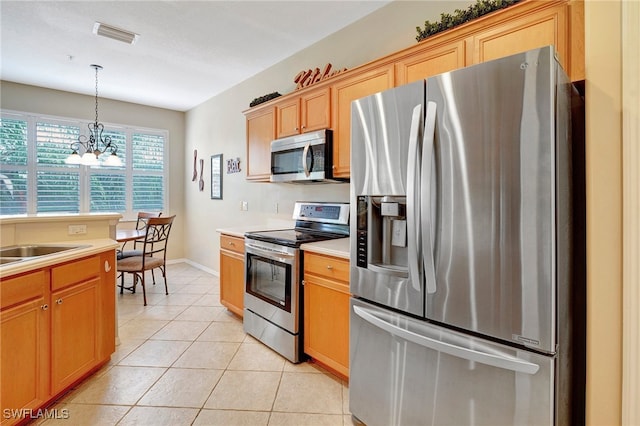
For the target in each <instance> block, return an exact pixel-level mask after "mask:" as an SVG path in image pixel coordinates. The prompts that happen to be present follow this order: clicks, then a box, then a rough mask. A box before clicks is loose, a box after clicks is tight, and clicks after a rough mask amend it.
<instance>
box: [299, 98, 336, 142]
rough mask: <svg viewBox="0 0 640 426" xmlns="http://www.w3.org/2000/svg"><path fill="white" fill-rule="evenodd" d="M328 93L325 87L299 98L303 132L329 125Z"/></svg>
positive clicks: (326, 127)
mask: <svg viewBox="0 0 640 426" xmlns="http://www.w3.org/2000/svg"><path fill="white" fill-rule="evenodd" d="M330 93H331V91H330V90H329V88H328V87H327V88H324V89H320V90H314V91H311V92H308V93H306V94H305V95H303V96H302V97H301V98H300V102H301V105H302V111H301V120H300V121H301V126H302V132H303V133H304V132H312V131H314V130H322V129H328V128H329V127H331V114H330V102H329V100H330Z"/></svg>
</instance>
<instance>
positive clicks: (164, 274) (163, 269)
mask: <svg viewBox="0 0 640 426" xmlns="http://www.w3.org/2000/svg"><path fill="white" fill-rule="evenodd" d="M160 270H161V271H162V278H164V294H166V295H167V296H168V295H169V287H167V271H166V268H165V267H164V266H160Z"/></svg>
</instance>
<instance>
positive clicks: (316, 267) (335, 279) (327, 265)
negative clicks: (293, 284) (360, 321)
mask: <svg viewBox="0 0 640 426" xmlns="http://www.w3.org/2000/svg"><path fill="white" fill-rule="evenodd" d="M349 297H350V293H349V261H348V260H346V259H340V258H337V257H332V256H325V255H319V254H315V253H309V252H305V255H304V352H305V353H306V354H307V355H309V356H310V357H312V358H313V359H314V360H317V361H318V362H320V363H321V364H323V365H324V366H326V367H329V368H330V369H332V370H333V371H335V372H336V373H339V374H340V375H342V376H344V377H346V378H348V377H349Z"/></svg>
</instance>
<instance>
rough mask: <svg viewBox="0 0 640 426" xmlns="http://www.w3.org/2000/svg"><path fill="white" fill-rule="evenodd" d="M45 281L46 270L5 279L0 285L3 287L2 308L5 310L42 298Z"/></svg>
mask: <svg viewBox="0 0 640 426" xmlns="http://www.w3.org/2000/svg"><path fill="white" fill-rule="evenodd" d="M45 280H46V273H45V271H44V270H41V271H36V272H31V273H28V274H24V275H19V276H16V277H15V278H8V279H3V280H2V283H0V286H2V290H1V292H2V305H1V308H2V309H4V308H6V307H8V306H12V305H15V304H17V303H20V302H23V301H26V300H29V299H33V298H36V297H39V296H40V297H42V295H43V294H44V286H45V282H46V281H45Z"/></svg>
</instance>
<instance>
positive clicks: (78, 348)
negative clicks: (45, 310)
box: [51, 278, 100, 393]
mask: <svg viewBox="0 0 640 426" xmlns="http://www.w3.org/2000/svg"><path fill="white" fill-rule="evenodd" d="M99 283H100V279H99V278H95V279H93V280H90V281H87V282H83V283H81V284H77V285H74V286H72V287H68V288H66V289H64V290H60V291H56V292H53V293H52V294H51V315H52V317H51V318H52V319H51V321H52V325H51V330H52V331H51V336H52V337H51V339H52V342H51V348H52V353H51V360H52V368H51V380H52V387H53V392H54V393H56V392H59V391H61V390H63V389H64V388H65V387H67V386H69V385H71V384H72V383H73V382H74V381H75V380H77V379H79V378H80V377H82V376H83V375H84V374H85V373H86V372H87V371H89V370H90V369H91V368H92V367H94V366H95V365H97V363H98V361H99V360H98V311H99V309H98V302H99V300H98V288H99Z"/></svg>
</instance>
